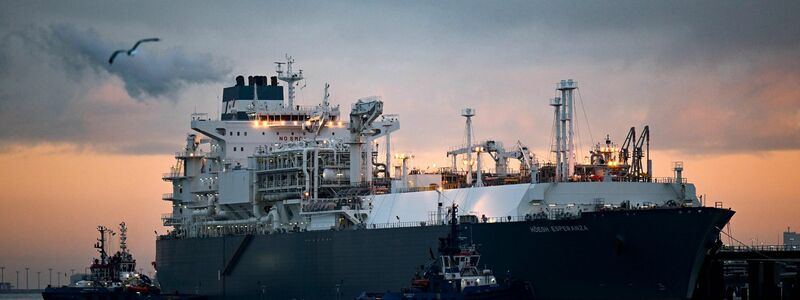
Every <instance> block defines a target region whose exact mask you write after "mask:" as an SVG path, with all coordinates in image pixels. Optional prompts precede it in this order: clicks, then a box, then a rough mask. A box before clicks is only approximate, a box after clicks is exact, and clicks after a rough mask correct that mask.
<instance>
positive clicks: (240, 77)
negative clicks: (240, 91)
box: [236, 75, 244, 86]
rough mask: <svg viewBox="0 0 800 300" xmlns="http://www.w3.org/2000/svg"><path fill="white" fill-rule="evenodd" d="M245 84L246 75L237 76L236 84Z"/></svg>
mask: <svg viewBox="0 0 800 300" xmlns="http://www.w3.org/2000/svg"><path fill="white" fill-rule="evenodd" d="M243 85H244V76H242V75H239V76H236V86H243Z"/></svg>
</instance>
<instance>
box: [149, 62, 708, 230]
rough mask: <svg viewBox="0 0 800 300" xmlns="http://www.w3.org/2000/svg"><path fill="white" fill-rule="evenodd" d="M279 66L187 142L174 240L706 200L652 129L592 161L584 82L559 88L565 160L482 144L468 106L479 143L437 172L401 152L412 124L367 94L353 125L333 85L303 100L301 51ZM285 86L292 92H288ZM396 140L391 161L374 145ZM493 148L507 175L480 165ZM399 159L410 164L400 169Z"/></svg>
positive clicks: (198, 117)
mask: <svg viewBox="0 0 800 300" xmlns="http://www.w3.org/2000/svg"><path fill="white" fill-rule="evenodd" d="M284 64H285V65H286V66H285V69H284V66H283V65H284ZM277 65H278V68H277V73H278V75H277V76H273V77H270V78H268V77H266V76H250V77H248V80H247V81H248V82H247V83H245V78H244V77H242V76H239V77H237V78H236V85H234V86H232V87H228V88H225V89H224V91H223V96H222V99H221V100H222V102H223V103H222V112H221V114H220V116H218V118H213V119H212V118H210V117H208V115H206V114H193V115H192V119H191V128H192V129H193V130H194V131H195V133H192V134H188V135H187V137H186V143H185V146H184V147H183V149H181V151H179V152H177V153H176V155H175V157H176V164H175V165H174V166H173V167H172V168H171V170H170V172H168V173H166V174H164V176H163V179H164V180H168V181H171V182H172V183H173V191H172V193H170V194H165V195H164V196H163V197H162V198H163V199H164V200H167V201H171V202H172V204H173V209H172V213H170V214H167V215H165V216H163V221H164V225H165V226H172V227H174V229H175V230H173V231H172V234H173V235H179V236H202V235H216V234H224V233H230V232H256V233H269V232H282V231H297V230H330V229H345V228H363V229H372V228H384V227H387V226H388V227H396V226H420V225H432V224H437V223H440V222H441V220H442V218H441V206H442V203H445V205H447V204H450V203H456V204H458V205H459V207H461V211H462V212H463V213H464V214H467V215H472V216H475V217H476V218H478V220H479V221H483V222H494V221H502V220H511V219H519V218H568V217H573V216H576V215H579V214H580V213H582V212H587V211H594V210H598V209H616V208H619V207H622V208H631V209H633V208H637V207H638V208H642V209H643V208H647V207H657V206H664V205H674V206H681V205H694V206H696V205H699V202H698V200H697V197H696V196H695V191H694V186H693V185H692V184H688V183H686V182H685V179H683V178H681V177H680V175H677V178H676V177H672V178H662V179H657V178H654V177H652V174H650V169H651V168H650V162H649V157H648V159H647V160H646V162H647V168H646V170H645V169H644V168H643V167H642V165H641V164H642V162H643V157H644V155H645V154H646V150H645V148H644V147H645V146H644V141H645V138H646V139H647V141H648V145H647V147H649V132H648V131H647V128H645V132H644V134H643V135H642V136H641V137H640V139H639V140H636V135H635V130H634V129H631V133H630V134H629V136H628V139H627V140H626V142H625V143H624V146H623V147H616V145H614V144H612V143H611V141H610V140H607V141H606V144H605V145H601V144H598V145H597V146H596V147H595V149H594V150H593V151H592V153H591V163H589V164H584V165H581V164H578V163H577V161H576V160H575V156H576V154H575V153H574V146H573V125H572V119H573V110H574V109H573V107H572V103H573V100H572V92H573V90H574V89H576V88H577V84H576V83H575V82H573V81H572V80H568V81H562V82H560V83H559V84H558V85H557V89H558V90H559V91H561V97H560V98H556V99H554V100H552V101H553V102H551V105H554V107H555V118H556V119H555V121H556V123H557V124H558V126H557V130H556V158H557V160H556V162H555V163H545V164H539V163H538V162H537V161H536V159H535V157H534V155H533V154H531V153H530V152H529V150H528V147H526V146H524V145H523V144H522V143H521V142H517V143H516V144H515V145H514V146H512V147H508V148H506V147H504V146H503V144H502V143H501V142H498V141H492V140H487V141H480V142H477V143H476V142H473V141H472V135H471V118H472V117H474V116H475V113H474V110H472V109H466V110H464V111H462V116H465V117H466V118H467V144H466V145H462V146H459V147H455V148H453V149H450V151H448V152H447V155H448V156H452V160H453V165H452V167H450V168H441V169H439V170H436V171H435V172H428V173H426V172H421V171H418V170H409V169H408V168H407V165H406V163H407V160H408V159H409V158H411V157H412V156H411V155H408V154H400V153H397V154H393V153H391V149H390V144H391V142H390V138H391V137H390V134H391V133H393V132H395V131H397V130H398V129H399V128H400V120H399V117H398V116H397V115H384V114H383V102H382V100H381V99H380V98H379V97H377V96H373V97H366V98H362V99H358V100H357V101H356V102H355V103H354V104H353V105H352V107H351V110H350V112H349V116H348V117H347V118H343V117H342V116H341V112H340V108H339V106H333V105H331V104H330V94H329V92H328V89H329V86H328V85H327V84H326V85H325V93H324V95H323V97H322V100H321V103H320V104H317V105H312V106H301V105H299V104H297V103H295V99H294V88H295V86H296V85H297V84H298V83H299V82H300V81H302V80H303V78H304V76H303V73H302V70H301V71H299V72H297V73H295V72H294V61H293V59H292V58H291V57H288V56H287V62H285V63H277ZM278 80H281V81H284V82H285V83H286V85H287V86H286V87H287V91H286V93H285V94H286V97H284V91H283V88H284V87H283V86H281V85H279V84H278ZM382 137H385V138H386V142H385V145H386V146H385V147H384V149H385V153H381V154H384V155H381V154H379V153H378V152H377V150H375V149H373V146H374V143H375V142H376V140H378V139H381V138H382ZM647 151H649V149H647ZM473 154H474V155H475V160H476V162H477V166H476V167H477V170H475V172H472V170H473V160H472V156H473ZM487 154H488V155H490V157H491V159H492V161H493V162H494V164H495V170H494V171H493V172H490V171H487V170H485V169H484V168H483V167H484V166H482V165H481V163H480V162H481V156H485V155H487ZM459 155H462V156H466V157H467V161H466V162H465V164H466V165H467V166H468V167H467V168H466V171H459V170H457V168H458V164H457V159H456V157H457V156H459ZM381 158H383V159H381ZM392 158H395V159H396V160H395V161H393V159H392ZM509 159H516V160H519V161H520V170H519V172H513V171H511V170H510V169H509V168H508V160H509ZM381 160H382V161H381ZM392 165H395V166H397V167H400V168H399V170H390V169H391V168H392ZM676 170H677V168H676ZM681 170H682V166H681ZM473 177H475V178H473Z"/></svg>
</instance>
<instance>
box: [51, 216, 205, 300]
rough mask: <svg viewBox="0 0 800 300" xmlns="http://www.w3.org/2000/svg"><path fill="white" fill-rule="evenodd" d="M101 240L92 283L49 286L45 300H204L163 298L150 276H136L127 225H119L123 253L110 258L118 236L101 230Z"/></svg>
mask: <svg viewBox="0 0 800 300" xmlns="http://www.w3.org/2000/svg"><path fill="white" fill-rule="evenodd" d="M97 231H98V232H99V233H100V238H99V239H97V242H96V243H95V244H94V248H95V249H97V252H98V253H99V257H98V258H95V259H94V260H93V261H92V264H91V266H89V269H90V270H91V275H90V277H89V279H88V280H81V281H78V282H76V283H74V284H72V285H69V286H61V287H53V286H47V288H46V289H45V290H44V292H42V297H43V298H44V299H45V300H64V299H109V300H111V299H145V298H146V299H176V300H177V299H200V298H197V297H196V296H192V295H161V290H160V289H159V288H158V287H157V286H156V284H155V282H154V281H153V280H152V279H150V277H148V276H147V275H144V274H141V273H138V272H136V259H134V258H133V255H132V254H131V253H130V252H129V251H128V245H127V232H128V228H127V226H126V225H125V222H122V223H120V224H119V241H120V242H119V251H117V252H116V253H114V255H111V256H109V255H108V252H107V251H106V249H107V244H108V238H109V237H110V236H114V235H116V232H114V231H113V230H111V229H109V228H107V227H105V226H97Z"/></svg>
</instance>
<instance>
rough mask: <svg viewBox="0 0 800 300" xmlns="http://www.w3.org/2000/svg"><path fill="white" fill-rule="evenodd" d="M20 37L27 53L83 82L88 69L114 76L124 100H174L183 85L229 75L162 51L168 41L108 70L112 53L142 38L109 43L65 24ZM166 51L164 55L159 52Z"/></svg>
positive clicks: (203, 60) (204, 61) (203, 58)
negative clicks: (40, 53) (37, 53)
mask: <svg viewBox="0 0 800 300" xmlns="http://www.w3.org/2000/svg"><path fill="white" fill-rule="evenodd" d="M19 34H20V37H21V38H22V39H23V40H24V41H26V42H28V43H29V44H30V46H31V47H38V48H39V50H42V51H43V52H44V53H45V54H48V55H50V56H51V57H50V58H51V60H52V62H53V63H54V64H60V65H61V66H62V67H64V68H65V69H66V70H67V71H68V73H70V74H75V75H77V76H81V75H82V72H84V71H85V70H87V69H90V70H93V71H96V72H101V73H102V72H107V73H110V74H113V75H115V76H118V77H119V78H121V79H122V81H123V82H124V83H125V89H126V90H127V91H128V94H129V95H131V96H133V97H136V98H145V97H163V96H174V92H175V91H177V90H178V89H180V88H181V87H182V86H184V85H186V84H204V83H209V82H216V81H219V80H221V79H222V78H223V77H224V76H225V75H227V74H228V73H230V67H229V66H228V62H226V61H223V60H221V59H219V58H216V57H213V56H211V55H210V54H198V53H190V52H186V51H184V50H183V49H181V48H176V47H174V46H172V47H169V46H167V47H165V46H164V44H167V43H168V41H164V42H161V43H148V44H143V45H141V46H140V47H139V49H138V52H137V54H136V55H135V56H131V57H129V56H125V55H123V56H119V57H117V59H116V61H115V63H114V64H113V65H112V64H109V63H108V58H109V56H110V55H111V53H112V52H114V51H115V50H117V49H129V48H130V47H131V46H133V43H134V42H135V41H136V40H138V39H139V38H142V37H132V38H130V39H129V41H127V42H119V41H114V42H109V41H108V39H105V38H103V37H101V36H100V35H99V34H97V33H96V32H95V31H93V30H80V29H78V28H76V27H74V26H71V25H66V24H61V25H51V26H49V27H47V28H40V29H38V30H32V31H27V32H22V33H19ZM148 37H149V36H148ZM164 48H167V49H166V50H162V49H164Z"/></svg>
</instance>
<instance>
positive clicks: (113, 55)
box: [108, 38, 161, 65]
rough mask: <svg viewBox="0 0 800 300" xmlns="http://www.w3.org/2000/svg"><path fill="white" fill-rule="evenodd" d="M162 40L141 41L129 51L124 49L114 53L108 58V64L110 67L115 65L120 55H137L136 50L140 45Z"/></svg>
mask: <svg viewBox="0 0 800 300" xmlns="http://www.w3.org/2000/svg"><path fill="white" fill-rule="evenodd" d="M160 40H161V39H159V38H149V39H141V40H139V41H138V42H136V44H135V45H133V48H131V49H129V50H125V49H122V50H117V51H114V53H112V54H111V57H109V58H108V64H109V65H110V64H113V63H114V58H116V57H117V55H119V54H120V53H127V54H128V56H133V55H136V51H137V50H136V49H137V48H138V47H139V44H141V43H147V42H158V41H160Z"/></svg>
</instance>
